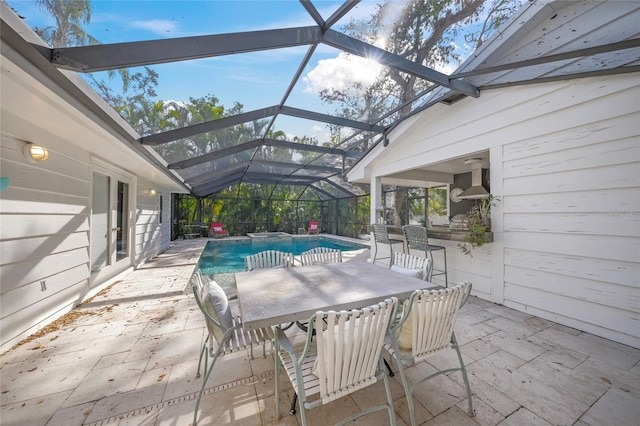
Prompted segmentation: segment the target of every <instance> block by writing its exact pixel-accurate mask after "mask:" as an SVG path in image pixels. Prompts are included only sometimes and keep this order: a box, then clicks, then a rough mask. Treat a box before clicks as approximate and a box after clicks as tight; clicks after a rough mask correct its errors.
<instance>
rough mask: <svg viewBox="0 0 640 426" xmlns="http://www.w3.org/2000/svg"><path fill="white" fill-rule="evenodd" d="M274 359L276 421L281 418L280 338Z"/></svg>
mask: <svg viewBox="0 0 640 426" xmlns="http://www.w3.org/2000/svg"><path fill="white" fill-rule="evenodd" d="M273 358H274V360H275V369H276V370H275V381H276V419H279V418H280V345H279V344H278V336H276V337H275V342H274V348H273Z"/></svg>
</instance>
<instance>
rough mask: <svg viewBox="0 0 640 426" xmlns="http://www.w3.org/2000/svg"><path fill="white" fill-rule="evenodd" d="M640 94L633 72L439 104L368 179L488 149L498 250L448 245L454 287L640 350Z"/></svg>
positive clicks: (396, 136)
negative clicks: (465, 284)
mask: <svg viewBox="0 0 640 426" xmlns="http://www.w3.org/2000/svg"><path fill="white" fill-rule="evenodd" d="M639 86H640V79H639V78H638V74H623V75H617V76H604V77H595V78H588V79H579V80H571V81H566V82H554V83H547V84H538V85H528V86H521V87H513V88H504V89H496V90H490V91H484V92H482V94H481V96H480V98H478V99H471V98H467V99H464V100H462V101H460V102H458V103H456V104H454V105H451V106H443V105H437V106H434V107H432V108H429V109H428V110H426V111H425V112H424V113H422V114H420V115H419V116H418V118H416V119H415V122H414V124H413V125H411V126H410V127H409V128H403V129H402V132H399V131H398V132H394V133H392V134H391V135H390V144H389V146H388V147H386V148H385V149H384V150H383V151H381V153H380V154H379V155H378V156H377V157H376V158H375V159H374V160H372V161H371V162H370V164H369V165H368V166H367V169H368V173H370V174H371V176H373V177H378V176H384V175H387V174H392V173H398V172H401V171H406V170H411V169H413V168H419V167H425V166H426V167H428V166H429V165H431V164H437V163H439V162H441V161H446V160H449V159H451V158H459V157H464V156H473V153H476V152H479V151H484V150H489V152H490V158H491V165H490V173H491V192H492V193H493V194H494V195H496V196H498V197H499V198H500V202H499V203H498V204H497V206H496V207H494V209H493V213H492V231H493V233H494V242H493V243H491V244H489V245H488V246H487V247H482V248H481V249H480V250H474V251H473V258H470V257H469V256H463V255H461V253H460V251H459V249H458V248H457V245H456V244H454V243H452V242H443V243H444V244H448V245H447V255H448V266H449V271H450V282H451V281H453V282H458V281H462V280H469V281H472V282H474V281H475V282H474V291H473V294H475V295H477V296H480V297H483V298H485V299H487V300H491V301H493V302H497V303H501V304H504V305H506V306H509V307H513V308H515V309H518V310H521V311H524V312H529V313H531V314H534V315H537V316H540V317H543V318H547V319H550V320H554V321H557V322H559V323H561V324H565V325H568V326H571V327H575V328H577V329H580V330H584V331H588V332H591V333H593V334H596V335H599V336H603V337H606V338H608V339H611V340H615V341H619V342H622V343H625V344H629V345H632V346H635V347H640V321H639V320H638V318H640V112H639V111H638V110H639V106H640V102H639V98H638V93H640V87H639ZM434 241H436V240H434ZM438 242H439V243H440V241H438ZM476 283H477V284H476Z"/></svg>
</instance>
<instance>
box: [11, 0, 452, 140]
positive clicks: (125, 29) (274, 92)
mask: <svg viewBox="0 0 640 426" xmlns="http://www.w3.org/2000/svg"><path fill="white" fill-rule="evenodd" d="M7 3H8V4H9V5H10V6H11V7H13V8H14V10H16V11H17V12H18V14H20V15H21V16H23V17H24V18H25V20H26V22H27V24H28V25H29V26H31V27H34V26H38V27H41V28H42V27H46V26H49V25H53V24H54V20H53V19H52V18H51V17H50V16H48V15H47V14H46V13H45V12H43V11H41V10H40V9H39V8H38V6H37V4H36V2H35V1H34V0H8V1H7ZM376 3H377V1H376V0H364V1H362V2H360V3H359V4H358V5H357V6H356V7H355V8H354V9H353V10H351V11H350V12H349V14H348V15H347V16H346V17H344V18H343V19H342V20H341V21H340V22H339V23H338V25H337V26H334V29H338V30H339V29H340V25H341V24H346V23H348V22H349V20H350V19H351V18H354V17H356V18H358V17H360V18H361V17H368V16H370V15H371V14H372V13H373V12H374V10H375V7H376ZM407 3H408V2H406V1H397V2H394V3H393V4H394V5H396V6H397V7H396V8H395V10H394V11H393V13H391V14H390V15H389V17H388V21H389V22H392V21H393V19H394V18H395V16H394V13H402V9H403V7H404V6H405V5H406V4H407ZM313 4H314V5H315V7H316V8H317V9H318V11H319V13H320V14H321V15H322V16H323V18H325V19H327V18H328V17H329V16H331V14H332V13H333V12H334V11H335V10H336V9H337V8H339V7H340V6H341V4H342V1H328V0H327V1H320V0H315V1H313ZM91 5H92V15H91V22H90V24H89V25H88V26H86V30H87V32H88V33H89V34H91V35H92V36H93V37H95V38H97V39H98V40H99V41H100V42H101V43H104V44H110V43H119V42H127V41H141V40H155V39H160V38H176V37H190V36H200V35H210V34H225V33H233V32H245V31H259V30H266V29H276V28H291V27H299V26H311V25H315V23H314V21H313V20H312V18H311V17H310V16H309V14H308V13H307V11H306V10H305V9H304V8H303V7H302V5H301V4H300V2H299V1H298V0H259V1H243V0H227V1H219V0H198V1H195V0H194V1H186V0H171V1H165V0H93V1H91ZM382 33H384V30H383V31H382ZM382 40H384V37H382ZM461 44H463V43H461ZM307 50H308V47H307V46H301V47H295V48H286V49H274V50H268V51H261V52H251V53H242V54H235V55H227V56H222V57H216V58H206V59H197V60H189V61H181V62H174V63H168V64H159V65H152V66H151V67H152V68H153V69H154V70H155V71H156V72H158V74H159V85H158V88H157V94H158V99H160V100H175V101H185V102H186V101H188V99H189V98H190V97H196V98H198V97H203V96H205V95H213V96H215V97H216V98H218V99H219V102H220V104H221V105H223V106H225V107H226V108H231V107H233V105H234V103H235V102H239V103H240V104H242V105H243V110H244V111H252V110H255V109H260V108H265V107H269V106H273V105H277V104H279V103H280V101H281V100H282V98H283V96H284V95H285V93H286V90H287V87H288V85H289V83H290V81H291V79H292V77H293V76H294V75H295V73H296V71H297V69H298V67H299V64H300V62H301V60H302V58H303V57H304V55H305V54H306V52H307ZM378 70H379V66H378V64H376V63H374V62H372V61H369V60H366V59H363V58H359V57H348V55H345V54H344V53H342V52H340V51H337V50H335V49H333V48H331V47H328V46H325V45H322V44H321V45H319V46H318V48H317V49H316V51H315V53H314V55H313V56H312V59H311V61H310V62H309V65H308V66H307V68H306V69H305V70H304V71H303V73H302V77H301V79H300V81H299V82H298V83H297V85H296V86H295V87H294V89H293V91H292V92H291V94H290V96H289V98H288V100H287V102H286V104H287V105H288V106H292V107H297V108H301V109H307V110H312V111H317V112H321V113H326V114H334V113H335V110H336V106H334V105H328V104H325V103H322V102H321V101H320V99H319V96H318V91H319V89H320V88H328V87H332V86H333V87H338V88H343V87H344V86H343V84H345V82H354V81H359V82H362V83H364V84H366V83H368V82H371V81H373V79H375V77H376V75H377V72H378ZM131 71H132V72H134V71H136V70H135V69H132V70H131ZM440 71H443V72H445V73H450V72H452V71H453V68H450V69H440ZM104 75H106V73H102V74H101V76H104ZM102 78H106V77H102ZM112 81H113V82H112V84H113V85H114V87H121V86H120V85H121V83H120V81H119V80H117V79H114V80H112ZM274 129H275V130H284V131H285V132H287V133H288V134H296V135H298V136H303V135H306V136H315V137H317V138H318V139H319V140H320V142H324V141H326V140H328V137H329V132H328V129H327V127H326V125H324V124H323V123H316V122H309V121H305V120H300V119H294V118H289V117H286V116H279V118H278V120H277V121H276V123H275V128H274Z"/></svg>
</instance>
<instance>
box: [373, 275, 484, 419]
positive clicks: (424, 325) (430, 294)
mask: <svg viewBox="0 0 640 426" xmlns="http://www.w3.org/2000/svg"><path fill="white" fill-rule="evenodd" d="M469 293H471V283H470V282H463V283H460V284H459V285H457V286H455V287H452V288H445V289H441V290H416V291H414V292H413V293H412V294H411V296H410V297H409V300H408V301H407V302H405V309H404V312H403V313H402V318H401V319H400V321H398V322H397V323H396V324H394V325H393V327H392V329H391V333H389V334H390V336H389V337H388V338H387V340H386V341H385V345H384V349H385V352H386V353H387V355H388V358H390V359H391V360H392V361H395V362H396V364H397V366H398V370H399V371H400V377H401V379H402V386H403V387H404V391H405V393H406V395H407V402H408V405H409V414H410V416H411V425H412V426H415V425H416V418H415V412H414V404H413V396H412V395H413V391H414V390H415V388H416V387H417V386H418V385H420V384H421V383H423V382H425V381H427V380H429V379H431V378H433V377H435V376H438V375H440V374H447V373H450V372H452V371H460V372H461V373H462V379H463V380H464V384H465V387H466V388H467V399H468V414H469V416H471V417H473V416H474V414H473V404H472V401H471V387H470V386H469V378H468V377H467V370H466V368H465V365H464V362H463V361H462V354H461V353H460V348H459V347H458V343H457V341H456V336H455V333H454V332H453V328H454V326H455V323H456V319H457V317H458V312H459V311H460V308H461V307H462V305H464V304H465V302H466V301H467V299H468V298H469ZM449 348H453V349H455V351H456V353H457V355H458V361H459V362H460V367H457V368H449V369H446V370H442V371H437V372H436V373H434V374H431V375H429V376H427V377H424V378H422V379H419V380H417V381H416V382H415V383H414V384H413V385H412V386H411V387H409V385H408V383H407V379H406V375H405V372H404V369H405V368H408V367H411V366H414V365H415V364H417V363H419V362H421V361H424V360H425V359H427V358H429V357H430V356H432V355H435V354H437V353H440V352H443V351H445V350H447V349H449ZM418 371H419V370H417V369H414V371H413V373H412V377H414V379H415V374H417V373H418Z"/></svg>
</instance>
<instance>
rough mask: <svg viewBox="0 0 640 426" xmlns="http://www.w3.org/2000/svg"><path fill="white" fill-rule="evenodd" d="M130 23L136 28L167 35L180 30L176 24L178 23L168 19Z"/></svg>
mask: <svg viewBox="0 0 640 426" xmlns="http://www.w3.org/2000/svg"><path fill="white" fill-rule="evenodd" d="M130 25H131V26H132V27H134V28H140V29H143V30H147V31H151V32H153V33H156V34H161V35H164V36H166V35H167V33H174V34H173V35H175V33H176V32H177V31H178V27H177V26H176V23H175V22H174V21H167V20H164V19H151V20H149V21H132V22H131V24H130Z"/></svg>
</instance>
